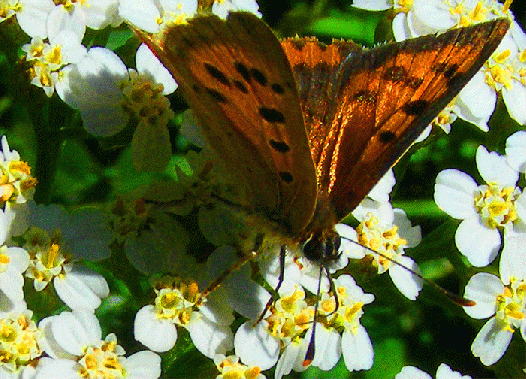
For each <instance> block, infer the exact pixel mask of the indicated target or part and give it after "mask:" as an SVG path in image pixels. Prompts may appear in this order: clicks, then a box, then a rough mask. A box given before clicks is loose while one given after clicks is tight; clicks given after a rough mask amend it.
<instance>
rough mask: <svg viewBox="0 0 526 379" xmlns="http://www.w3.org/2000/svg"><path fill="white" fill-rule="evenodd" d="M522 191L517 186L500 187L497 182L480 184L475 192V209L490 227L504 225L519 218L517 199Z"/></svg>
mask: <svg viewBox="0 0 526 379" xmlns="http://www.w3.org/2000/svg"><path fill="white" fill-rule="evenodd" d="M519 195H520V191H519V190H518V189H517V188H515V187H500V186H499V185H498V184H497V183H488V184H487V185H482V186H479V187H478V189H477V190H476V192H475V198H474V205H475V209H476V210H477V212H478V213H479V215H480V216H481V218H482V220H483V221H484V223H485V224H486V225H487V226H488V227H490V228H497V227H503V226H504V225H506V224H508V223H510V222H514V221H515V220H517V211H516V208H515V201H516V200H517V198H518V197H519Z"/></svg>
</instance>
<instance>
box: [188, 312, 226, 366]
mask: <svg viewBox="0 0 526 379" xmlns="http://www.w3.org/2000/svg"><path fill="white" fill-rule="evenodd" d="M186 329H187V330H188V331H189V332H190V337H191V338H192V342H193V343H194V345H195V347H196V348H197V350H199V351H200V352H201V353H203V354H204V355H205V356H206V357H208V358H213V357H214V356H215V355H216V354H225V353H226V352H227V351H228V350H231V349H232V347H233V335H232V330H231V329H230V326H228V325H220V324H216V323H214V322H211V321H210V320H208V319H206V318H204V317H200V318H199V319H196V320H194V321H192V322H190V323H189V324H187V325H186Z"/></svg>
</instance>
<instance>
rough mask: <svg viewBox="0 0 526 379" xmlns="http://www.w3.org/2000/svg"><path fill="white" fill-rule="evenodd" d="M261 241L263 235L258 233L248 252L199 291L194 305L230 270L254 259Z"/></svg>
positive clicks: (221, 281) (199, 303)
mask: <svg viewBox="0 0 526 379" xmlns="http://www.w3.org/2000/svg"><path fill="white" fill-rule="evenodd" d="M262 242H263V235H262V234H258V235H257V236H256V242H255V244H254V248H253V249H252V251H251V252H250V253H249V254H244V255H243V256H241V257H240V258H239V259H238V260H237V261H235V262H234V263H233V264H232V265H231V266H230V267H229V268H228V269H227V270H225V271H223V273H222V274H221V275H219V276H218V277H217V278H216V279H215V280H214V281H213V282H212V283H210V284H209V285H208V287H207V288H206V289H205V290H204V291H203V292H201V296H199V300H197V302H196V305H197V306H200V305H201V304H202V303H203V300H204V299H205V298H206V297H207V296H208V295H210V293H211V292H213V291H215V290H216V289H217V288H218V287H219V286H220V285H221V283H223V281H224V280H225V279H226V278H227V277H228V276H229V275H230V274H231V273H232V272H234V271H236V270H239V269H240V268H241V267H242V266H243V265H244V264H245V263H247V262H248V261H250V260H252V259H254V257H256V255H257V254H258V251H259V248H260V246H261V244H262Z"/></svg>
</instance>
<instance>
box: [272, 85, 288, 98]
mask: <svg viewBox="0 0 526 379" xmlns="http://www.w3.org/2000/svg"><path fill="white" fill-rule="evenodd" d="M270 88H271V89H272V91H274V93H277V94H278V95H281V94H283V92H285V88H283V86H282V85H281V84H277V83H274V84H272V85H271V86H270Z"/></svg>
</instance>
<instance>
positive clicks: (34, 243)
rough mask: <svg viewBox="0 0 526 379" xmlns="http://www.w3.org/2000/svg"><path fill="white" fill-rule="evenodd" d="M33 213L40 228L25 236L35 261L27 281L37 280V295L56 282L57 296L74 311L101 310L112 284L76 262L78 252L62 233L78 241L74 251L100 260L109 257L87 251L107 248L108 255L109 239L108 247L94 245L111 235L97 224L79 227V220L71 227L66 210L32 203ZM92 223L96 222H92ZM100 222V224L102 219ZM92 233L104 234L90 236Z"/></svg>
mask: <svg viewBox="0 0 526 379" xmlns="http://www.w3.org/2000/svg"><path fill="white" fill-rule="evenodd" d="M31 211H32V212H31V218H32V219H33V222H32V224H33V225H37V226H39V227H37V226H33V227H31V228H30V229H29V230H28V231H27V232H26V233H25V234H24V235H23V236H22V237H23V239H24V240H25V241H26V242H25V244H24V248H26V249H27V250H28V252H29V255H30V257H31V260H30V264H29V268H28V269H27V270H26V272H25V275H26V277H27V278H31V279H33V286H34V288H35V290H36V291H42V290H43V289H44V288H46V287H47V285H48V284H49V283H50V282H53V285H54V287H55V290H56V291H57V295H58V296H59V297H60V299H61V300H62V301H64V303H66V305H68V306H69V307H70V308H71V309H79V308H82V309H91V310H95V309H96V308H98V306H99V305H100V304H101V299H102V298H104V297H106V296H108V294H109V288H108V284H107V282H106V280H105V279H104V277H102V276H101V275H100V274H98V273H97V272H95V271H93V270H91V269H89V268H87V267H83V266H80V265H79V264H78V263H76V262H75V259H74V257H73V256H72V253H73V254H75V253H76V251H72V250H71V247H70V246H68V244H67V240H65V239H64V238H62V234H61V229H62V228H63V227H64V228H65V230H67V236H68V237H70V238H73V240H75V239H76V240H75V242H74V244H73V247H75V248H77V249H79V250H78V251H80V252H81V253H82V254H83V255H84V257H88V258H89V257H90V256H91V258H93V256H96V257H98V258H99V259H100V258H102V257H104V255H105V254H101V252H99V251H96V252H92V251H87V250H86V249H87V247H104V250H105V251H108V244H109V239H108V240H106V244H104V242H103V243H93V241H98V242H100V241H99V240H98V238H100V237H102V236H104V234H106V235H109V233H108V231H107V230H106V232H105V233H104V230H105V229H104V228H100V227H99V226H100V225H97V224H96V223H93V224H87V223H79V222H76V221H75V219H74V220H73V222H71V223H70V222H69V221H70V220H71V219H70V217H69V215H68V214H67V213H66V212H65V210H64V209H63V208H62V207H59V206H56V205H52V206H48V207H45V206H36V205H34V204H33V203H31ZM80 213H81V212H79V214H80ZM77 221H78V220H77ZM91 221H94V219H93V218H92V219H91ZM97 221H99V222H100V219H99V220H97ZM75 227H78V229H76V228H75ZM106 228H107V227H106ZM91 231H94V232H95V233H97V232H99V231H101V232H102V233H101V234H100V235H99V234H97V235H89V232H91ZM86 232H88V233H86ZM84 239H86V241H87V242H86V244H83V242H82V241H83V240H84ZM78 258H79V257H78V256H77V259H78Z"/></svg>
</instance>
